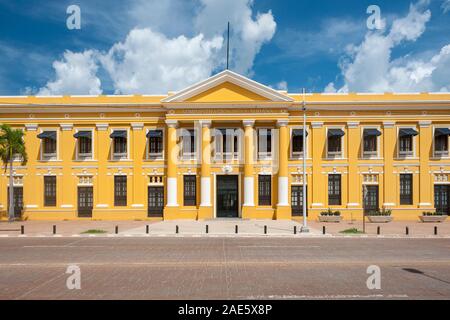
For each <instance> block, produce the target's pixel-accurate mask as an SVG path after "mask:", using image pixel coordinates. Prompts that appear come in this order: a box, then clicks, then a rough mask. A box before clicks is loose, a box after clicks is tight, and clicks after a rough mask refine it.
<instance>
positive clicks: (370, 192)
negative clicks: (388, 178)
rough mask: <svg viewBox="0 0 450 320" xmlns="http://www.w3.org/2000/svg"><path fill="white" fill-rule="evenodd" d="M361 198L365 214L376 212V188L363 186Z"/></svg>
mask: <svg viewBox="0 0 450 320" xmlns="http://www.w3.org/2000/svg"><path fill="white" fill-rule="evenodd" d="M363 197H364V199H363V207H364V212H365V213H367V212H370V211H376V210H378V208H379V207H378V186H364V194H363Z"/></svg>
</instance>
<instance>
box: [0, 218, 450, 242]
mask: <svg viewBox="0 0 450 320" xmlns="http://www.w3.org/2000/svg"><path fill="white" fill-rule="evenodd" d="M22 226H23V230H24V234H23V235H22V234H21V230H22V229H21V227H22ZM54 226H55V234H54V229H53V227H54ZM301 227H302V223H301V220H300V221H293V220H285V221H283V220H279V221H276V220H241V219H223V220H221V219H215V220H204V221H191V220H169V221H90V220H87V221H17V222H12V223H9V222H6V221H3V222H0V237H35V236H40V237H42V236H97V237H102V236H103V237H106V236H180V237H182V236H232V237H240V236H262V237H270V236H274V237H275V236H276V237H293V236H295V237H349V236H351V237H407V238H413V237H434V238H436V237H450V221H446V222H444V223H422V222H419V221H408V222H402V221H393V222H390V223H380V224H375V223H366V224H365V231H366V232H365V234H351V233H350V234H348V233H342V231H344V230H348V229H357V230H359V231H362V230H363V223H362V221H342V222H340V223H319V222H317V221H310V222H308V227H309V231H310V232H309V233H308V234H303V233H300V230H301ZM324 227H325V234H324V233H323V231H324V229H323V228H324ZM435 227H436V228H437V229H436V230H435ZM116 228H117V234H116ZM406 229H408V235H407V234H406ZM147 230H148V233H147ZM88 231H90V232H88ZM92 231H94V232H92ZM95 231H100V232H101V233H98V232H95ZM294 231H295V232H296V234H294ZM435 231H436V232H437V234H435ZM378 232H379V234H378Z"/></svg>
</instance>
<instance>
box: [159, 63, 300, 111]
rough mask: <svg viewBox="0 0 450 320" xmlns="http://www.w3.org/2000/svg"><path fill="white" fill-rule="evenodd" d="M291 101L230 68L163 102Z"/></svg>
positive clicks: (287, 97)
mask: <svg viewBox="0 0 450 320" xmlns="http://www.w3.org/2000/svg"><path fill="white" fill-rule="evenodd" d="M251 101H255V102H292V101H293V99H292V98H290V97H289V96H287V95H285V94H283V93H280V92H278V91H277V90H274V89H272V88H270V87H267V86H265V85H262V84H260V83H258V82H256V81H253V80H251V79H249V78H246V77H244V76H241V75H239V74H237V73H234V72H232V71H230V70H225V71H222V72H220V73H218V74H216V75H214V76H212V77H210V78H208V79H206V80H204V81H201V82H199V83H196V84H194V85H192V86H190V87H188V88H186V89H183V90H181V91H179V92H177V93H175V94H173V95H171V96H168V97H167V98H165V99H163V100H162V102H163V103H170V102H173V103H176V102H191V103H214V102H217V103H223V102H251Z"/></svg>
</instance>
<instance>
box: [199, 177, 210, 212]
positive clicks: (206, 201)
mask: <svg viewBox="0 0 450 320" xmlns="http://www.w3.org/2000/svg"><path fill="white" fill-rule="evenodd" d="M200 207H211V177H201V178H200Z"/></svg>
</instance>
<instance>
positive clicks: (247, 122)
mask: <svg viewBox="0 0 450 320" xmlns="http://www.w3.org/2000/svg"><path fill="white" fill-rule="evenodd" d="M242 124H243V125H244V127H253V126H254V125H255V120H250V119H246V120H242Z"/></svg>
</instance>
